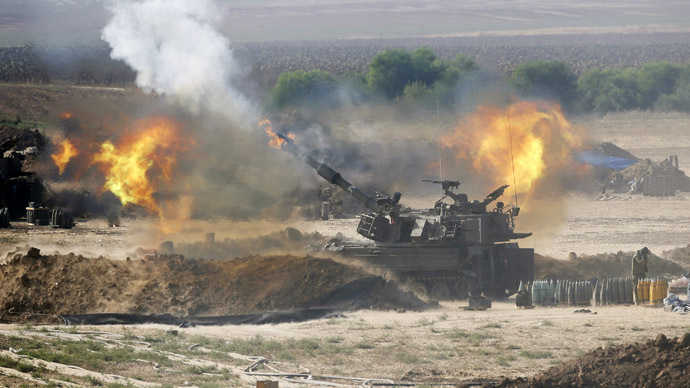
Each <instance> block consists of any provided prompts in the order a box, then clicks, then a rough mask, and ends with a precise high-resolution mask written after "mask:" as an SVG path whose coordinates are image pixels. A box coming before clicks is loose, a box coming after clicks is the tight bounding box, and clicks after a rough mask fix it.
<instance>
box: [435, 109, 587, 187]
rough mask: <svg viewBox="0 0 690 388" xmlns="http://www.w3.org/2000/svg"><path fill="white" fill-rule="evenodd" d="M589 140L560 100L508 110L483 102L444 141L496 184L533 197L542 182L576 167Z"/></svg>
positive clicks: (493, 184)
mask: <svg viewBox="0 0 690 388" xmlns="http://www.w3.org/2000/svg"><path fill="white" fill-rule="evenodd" d="M584 139H585V133H584V130H583V129H582V128H580V127H578V126H574V125H572V124H571V123H570V122H569V121H568V120H567V119H566V118H565V116H564V115H563V112H562V111H561V108H560V106H559V105H558V104H555V103H552V102H543V101H542V102H535V101H521V102H516V103H513V104H511V105H510V106H509V107H508V108H506V109H504V108H499V107H496V106H480V107H479V108H477V110H476V111H475V112H474V113H472V114H470V115H469V116H468V117H467V118H466V119H465V120H463V121H462V122H460V123H459V124H458V126H457V127H456V128H455V130H454V131H453V132H452V133H451V134H449V135H446V136H443V137H442V139H441V142H442V144H443V145H444V146H445V147H447V148H450V149H452V150H453V152H454V154H455V156H456V158H457V159H459V160H461V161H463V162H464V164H470V165H471V166H472V167H473V168H474V170H475V171H477V172H479V173H480V174H482V175H484V176H487V177H490V179H491V182H489V183H490V184H491V185H492V186H491V187H498V186H500V185H503V184H511V185H513V186H514V187H513V190H515V194H516V195H518V196H522V197H523V198H525V199H527V201H529V198H530V197H532V196H533V194H534V191H535V188H536V187H537V186H538V185H539V184H541V183H542V182H544V181H545V180H547V179H550V178H553V177H557V176H558V174H559V173H561V172H563V171H565V170H571V169H573V168H576V167H573V166H574V163H573V151H575V150H577V149H579V148H580V147H581V146H582V144H583V141H584ZM487 189H488V188H487Z"/></svg>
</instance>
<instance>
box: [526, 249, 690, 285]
mask: <svg viewBox="0 0 690 388" xmlns="http://www.w3.org/2000/svg"><path fill="white" fill-rule="evenodd" d="M634 254H635V252H623V251H618V252H617V253H600V254H597V255H580V256H577V255H574V254H571V256H570V257H569V258H568V259H565V260H559V259H554V258H553V257H549V256H542V255H539V254H535V255H534V278H535V279H591V278H593V277H595V278H598V279H602V278H604V277H628V276H630V271H631V266H632V257H633V255H634ZM647 268H648V269H649V272H648V275H649V276H661V275H664V274H673V275H681V274H682V273H683V272H684V268H683V267H682V266H681V265H679V264H677V263H675V262H673V261H670V260H667V259H664V258H662V257H659V256H657V255H654V254H652V255H651V256H650V258H649V262H648V264H647Z"/></svg>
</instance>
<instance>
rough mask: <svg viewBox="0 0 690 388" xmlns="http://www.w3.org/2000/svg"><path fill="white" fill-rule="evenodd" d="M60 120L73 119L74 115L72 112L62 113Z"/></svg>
mask: <svg viewBox="0 0 690 388" xmlns="http://www.w3.org/2000/svg"><path fill="white" fill-rule="evenodd" d="M60 118H61V119H63V120H68V119H71V118H72V114H71V113H70V112H63V113H60Z"/></svg>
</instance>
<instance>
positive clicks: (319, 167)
mask: <svg viewBox="0 0 690 388" xmlns="http://www.w3.org/2000/svg"><path fill="white" fill-rule="evenodd" d="M276 135H277V136H278V137H279V138H281V139H282V140H283V141H284V143H283V147H282V149H283V150H285V151H288V152H289V153H291V154H293V155H295V156H296V157H298V158H300V159H302V160H304V161H305V162H306V163H307V164H308V165H310V166H311V167H312V168H313V169H314V170H316V173H317V174H319V176H321V177H322V178H323V179H325V180H327V181H328V182H329V183H332V184H334V185H338V186H340V188H341V189H343V190H345V191H347V192H348V193H349V194H350V195H352V196H353V197H355V198H356V199H357V200H358V201H360V202H362V204H364V206H366V207H367V209H370V210H373V211H375V212H378V211H380V210H381V207H380V206H379V205H378V204H377V203H376V198H375V197H373V196H371V195H369V194H367V193H365V192H364V191H362V190H360V189H359V188H357V186H355V185H353V184H352V183H350V182H348V181H347V180H346V179H345V178H343V177H342V176H341V175H340V173H339V172H337V171H335V170H333V169H332V168H331V167H329V166H328V165H327V164H325V163H321V162H319V161H318V160H316V159H314V158H312V157H311V156H309V154H307V153H306V152H304V151H303V150H302V149H301V148H300V147H299V146H297V144H295V143H294V142H293V141H292V139H290V138H289V137H287V136H285V135H284V134H282V133H280V132H279V133H277V134H276Z"/></svg>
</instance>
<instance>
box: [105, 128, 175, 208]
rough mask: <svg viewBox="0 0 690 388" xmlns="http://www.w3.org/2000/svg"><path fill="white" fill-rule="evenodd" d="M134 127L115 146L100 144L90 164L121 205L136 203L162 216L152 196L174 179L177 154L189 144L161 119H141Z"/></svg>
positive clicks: (109, 142) (108, 142)
mask: <svg viewBox="0 0 690 388" xmlns="http://www.w3.org/2000/svg"><path fill="white" fill-rule="evenodd" d="M134 127H135V130H134V131H133V132H132V134H130V135H128V136H126V137H123V138H122V139H120V140H119V141H118V143H117V144H114V143H113V142H111V141H106V142H104V143H102V144H101V145H100V148H99V150H98V152H97V153H96V154H95V155H94V156H93V163H95V164H97V165H98V167H99V169H100V170H101V171H102V172H103V174H104V176H105V185H104V189H105V190H109V191H110V192H112V193H113V194H115V195H116V196H117V197H118V198H119V199H120V202H121V203H122V205H128V204H135V205H139V206H142V207H144V208H146V209H148V210H150V211H154V212H157V213H158V214H159V215H162V213H161V212H162V210H161V207H160V206H159V204H157V203H156V201H155V200H154V198H153V194H154V193H155V192H156V191H157V187H158V186H160V185H161V184H163V183H167V182H170V181H171V180H172V179H173V172H174V169H175V167H176V165H177V154H178V153H179V152H180V151H183V150H185V149H186V148H187V144H188V143H189V142H188V141H185V140H183V139H182V137H181V136H180V128H179V126H178V125H177V124H176V123H175V122H173V121H172V120H170V119H167V118H164V117H154V118H148V119H142V120H139V121H137V122H136V123H135V125H134Z"/></svg>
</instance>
